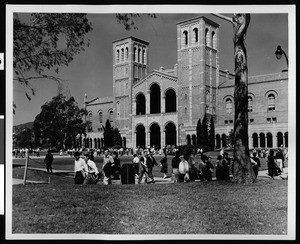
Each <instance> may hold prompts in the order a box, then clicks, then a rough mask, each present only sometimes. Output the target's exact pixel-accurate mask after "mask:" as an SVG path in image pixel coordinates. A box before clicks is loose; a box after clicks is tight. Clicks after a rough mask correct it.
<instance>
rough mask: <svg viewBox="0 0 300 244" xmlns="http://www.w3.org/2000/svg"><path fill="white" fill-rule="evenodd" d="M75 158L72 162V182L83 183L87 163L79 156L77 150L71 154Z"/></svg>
mask: <svg viewBox="0 0 300 244" xmlns="http://www.w3.org/2000/svg"><path fill="white" fill-rule="evenodd" d="M73 156H74V158H75V162H74V173H75V177H74V183H75V184H83V182H84V179H85V177H86V174H87V172H88V169H87V165H86V163H85V161H84V159H83V158H81V157H80V153H79V152H77V151H76V152H74V154H73Z"/></svg>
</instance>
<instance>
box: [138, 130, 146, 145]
mask: <svg viewBox="0 0 300 244" xmlns="http://www.w3.org/2000/svg"><path fill="white" fill-rule="evenodd" d="M136 146H139V147H141V148H146V133H145V127H144V126H143V125H138V126H137V127H136Z"/></svg>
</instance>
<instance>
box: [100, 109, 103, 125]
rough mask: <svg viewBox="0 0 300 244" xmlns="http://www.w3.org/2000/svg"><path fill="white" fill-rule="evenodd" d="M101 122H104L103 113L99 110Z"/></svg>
mask: <svg viewBox="0 0 300 244" xmlns="http://www.w3.org/2000/svg"><path fill="white" fill-rule="evenodd" d="M99 123H100V124H102V123H103V113H102V111H100V112H99Z"/></svg>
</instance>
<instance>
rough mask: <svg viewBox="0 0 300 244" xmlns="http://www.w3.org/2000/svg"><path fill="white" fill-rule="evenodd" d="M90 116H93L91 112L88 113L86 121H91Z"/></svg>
mask: <svg viewBox="0 0 300 244" xmlns="http://www.w3.org/2000/svg"><path fill="white" fill-rule="evenodd" d="M92 116H93V114H92V112H91V111H90V112H89V113H88V120H89V121H91V120H92Z"/></svg>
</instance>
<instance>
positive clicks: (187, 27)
mask: <svg viewBox="0 0 300 244" xmlns="http://www.w3.org/2000/svg"><path fill="white" fill-rule="evenodd" d="M177 59H178V60H177V62H178V96H179V97H178V124H179V125H183V127H182V129H183V130H184V129H188V128H189V127H190V128H195V126H196V125H197V122H198V120H199V118H200V119H201V120H202V118H203V116H204V114H205V113H206V114H211V115H215V114H216V93H217V87H218V83H219V75H218V74H219V25H218V24H217V23H215V22H213V21H211V20H209V19H207V18H205V17H197V18H193V19H189V20H185V21H182V22H179V23H177Z"/></svg>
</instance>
